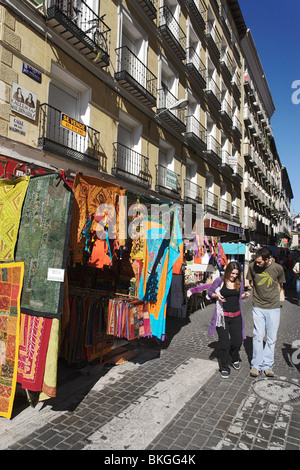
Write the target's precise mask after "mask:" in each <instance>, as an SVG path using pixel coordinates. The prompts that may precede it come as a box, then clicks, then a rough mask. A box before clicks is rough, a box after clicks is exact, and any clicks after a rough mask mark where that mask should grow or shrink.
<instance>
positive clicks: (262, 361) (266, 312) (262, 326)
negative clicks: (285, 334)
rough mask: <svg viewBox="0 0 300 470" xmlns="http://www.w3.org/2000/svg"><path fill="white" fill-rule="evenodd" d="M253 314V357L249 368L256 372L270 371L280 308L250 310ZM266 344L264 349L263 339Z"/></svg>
mask: <svg viewBox="0 0 300 470" xmlns="http://www.w3.org/2000/svg"><path fill="white" fill-rule="evenodd" d="M252 313H253V322H254V328H253V355H252V361H251V366H252V367H255V368H256V369H258V370H265V369H272V367H273V364H274V352H275V343H276V339H277V331H278V327H279V321H280V308H274V309H263V308H258V307H253V308H252ZM265 334H266V344H265V347H264V342H263V341H264V337H265Z"/></svg>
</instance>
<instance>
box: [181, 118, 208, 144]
mask: <svg viewBox="0 0 300 470" xmlns="http://www.w3.org/2000/svg"><path fill="white" fill-rule="evenodd" d="M185 136H186V138H187V139H188V141H189V143H190V144H191V145H192V146H194V147H196V148H197V149H198V150H201V151H203V150H206V129H205V127H204V126H203V125H202V124H201V123H200V122H199V121H198V119H196V118H195V116H193V115H191V116H187V118H186V133H185Z"/></svg>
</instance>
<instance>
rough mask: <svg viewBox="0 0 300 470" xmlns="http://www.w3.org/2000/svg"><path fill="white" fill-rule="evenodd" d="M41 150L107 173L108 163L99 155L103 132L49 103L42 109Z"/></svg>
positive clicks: (43, 105)
mask: <svg viewBox="0 0 300 470" xmlns="http://www.w3.org/2000/svg"><path fill="white" fill-rule="evenodd" d="M38 147H39V148H41V149H44V150H48V151H50V152H53V153H55V154H58V155H61V156H62V157H64V158H67V159H70V160H73V161H75V162H77V163H82V164H83V165H85V166H88V167H91V168H94V169H96V170H100V171H106V159H105V158H104V157H103V155H102V154H101V152H100V132H98V131H96V130H95V129H92V128H91V127H89V126H86V125H85V124H82V123H80V122H78V121H77V120H75V119H73V118H72V117H71V116H66V115H65V114H64V113H62V112H61V111H60V110H58V109H56V108H53V107H52V106H49V105H48V104H46V103H43V104H41V105H40V112H39V137H38Z"/></svg>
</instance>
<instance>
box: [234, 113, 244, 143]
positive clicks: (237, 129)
mask: <svg viewBox="0 0 300 470" xmlns="http://www.w3.org/2000/svg"><path fill="white" fill-rule="evenodd" d="M232 130H233V131H234V132H235V133H236V134H237V136H238V137H239V138H240V137H242V124H241V121H240V120H239V118H238V117H237V116H236V115H234V116H232Z"/></svg>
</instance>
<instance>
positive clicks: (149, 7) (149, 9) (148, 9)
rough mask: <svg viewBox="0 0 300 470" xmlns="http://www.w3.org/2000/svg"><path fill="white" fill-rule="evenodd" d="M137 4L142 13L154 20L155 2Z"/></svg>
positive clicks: (150, 0)
mask: <svg viewBox="0 0 300 470" xmlns="http://www.w3.org/2000/svg"><path fill="white" fill-rule="evenodd" d="M138 3H139V4H140V5H141V7H142V8H143V10H144V12H145V13H146V15H147V16H149V18H150V19H151V20H154V19H155V18H156V16H157V10H156V4H157V0H138Z"/></svg>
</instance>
